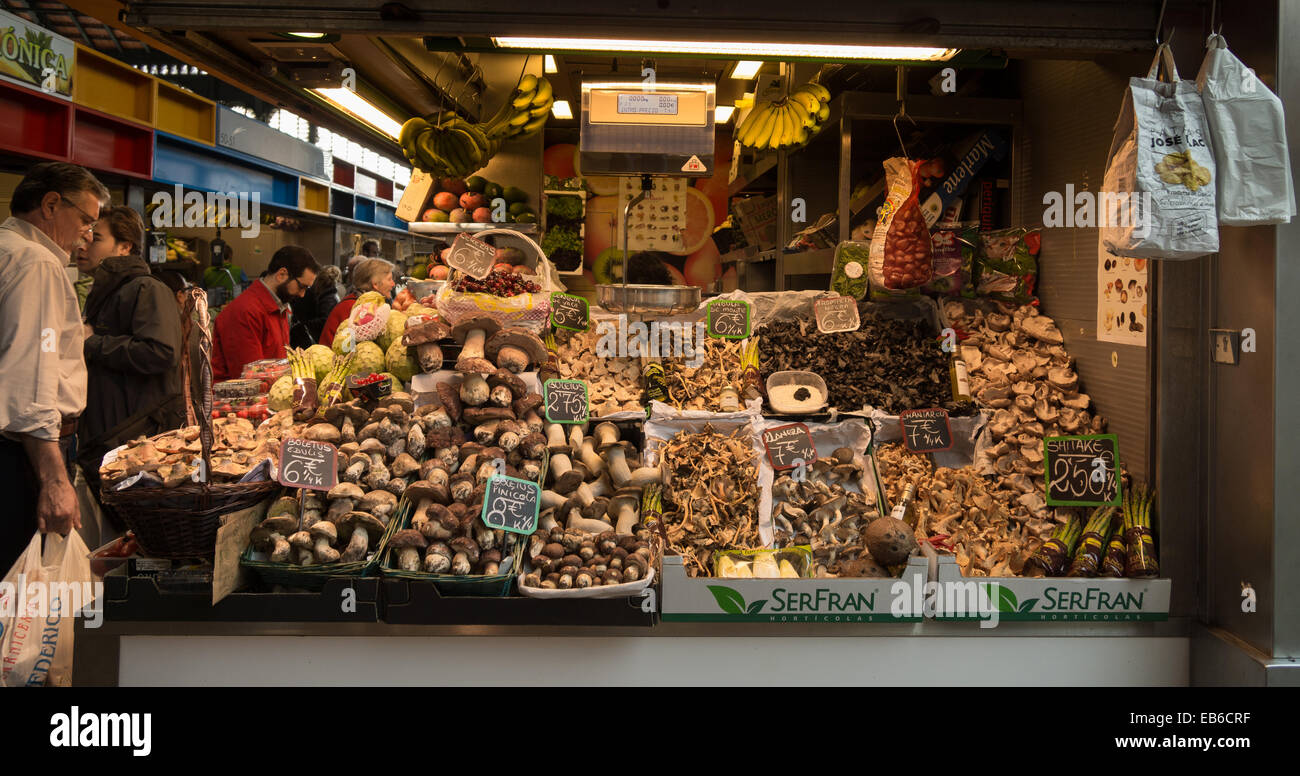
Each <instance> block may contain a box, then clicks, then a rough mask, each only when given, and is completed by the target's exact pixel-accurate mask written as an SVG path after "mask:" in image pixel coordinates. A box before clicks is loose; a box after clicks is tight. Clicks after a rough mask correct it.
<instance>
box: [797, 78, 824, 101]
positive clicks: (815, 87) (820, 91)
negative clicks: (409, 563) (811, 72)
mask: <svg viewBox="0 0 1300 776" xmlns="http://www.w3.org/2000/svg"><path fill="white" fill-rule="evenodd" d="M800 88H801V89H811V90H812V91H813V93H814V94H816V95H817V99H818V100H821V101H822V102H830V101H831V93H830V92H828V91H827V90H826V87H825V86H822V85H821V84H819V83H817V82H816V81H809V82H808V83H806V84H804V85H803V86H801V87H800Z"/></svg>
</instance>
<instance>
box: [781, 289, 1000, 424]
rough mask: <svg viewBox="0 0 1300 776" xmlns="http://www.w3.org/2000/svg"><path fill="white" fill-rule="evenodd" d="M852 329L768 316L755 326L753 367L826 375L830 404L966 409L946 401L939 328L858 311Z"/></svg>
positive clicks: (948, 398)
mask: <svg viewBox="0 0 1300 776" xmlns="http://www.w3.org/2000/svg"><path fill="white" fill-rule="evenodd" d="M861 317H862V325H861V327H860V328H859V329H858V330H857V331H853V332H842V333H838V334H822V333H821V332H819V331H818V330H817V324H816V322H815V321H812V320H803V321H772V322H769V323H767V324H765V325H763V326H761V327H760V328H759V329H758V331H757V334H758V336H759V338H760V341H761V347H760V349H759V353H760V364H759V372H760V374H761V375H762V377H763V379H767V377H768V376H769V375H771V374H772V373H773V372H780V371H784V370H807V371H811V372H816V373H817V374H818V375H820V376H821V378H822V379H823V380H825V381H826V387H827V397H826V400H827V402H828V404H829V406H830V407H832V408H838V409H840V410H859V409H862V407H863V406H865V405H870V406H872V407H875V408H877V409H881V410H884V411H885V412H887V413H889V414H891V415H897V414H898V413H899V412H900V411H902V410H909V409H919V408H923V407H943V408H944V409H946V410H948V414H950V415H969V414H971V413H972V412H973V411H974V408H973V407H972V406H971V405H970V403H969V402H961V403H957V402H954V401H953V398H952V391H951V389H950V387H949V386H950V381H949V377H948V361H949V359H948V354H947V353H945V352H944V351H943V350H942V348H941V347H940V345H939V342H938V341H937V339H936V335H937V334H938V332H936V331H934V330H933V328H932V327H931V325H930V324H929V323H928V322H927V321H924V320H921V319H887V318H884V317H882V316H881V315H880V314H878V313H876V312H874V311H869V310H867V311H863V312H862V313H861Z"/></svg>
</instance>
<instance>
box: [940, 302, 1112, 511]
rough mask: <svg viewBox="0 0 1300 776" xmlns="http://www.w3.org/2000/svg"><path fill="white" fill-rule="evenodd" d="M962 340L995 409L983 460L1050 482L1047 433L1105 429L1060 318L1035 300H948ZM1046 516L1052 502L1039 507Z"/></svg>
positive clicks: (973, 384) (986, 402) (983, 402)
mask: <svg viewBox="0 0 1300 776" xmlns="http://www.w3.org/2000/svg"><path fill="white" fill-rule="evenodd" d="M944 314H945V315H946V316H947V317H948V320H949V321H950V322H951V323H952V325H953V326H956V327H958V328H960V329H962V330H963V331H965V332H966V333H967V334H968V336H967V337H966V339H964V340H962V341H961V348H960V350H961V358H962V360H963V361H964V362H965V363H966V369H967V373H968V375H969V378H970V389H971V395H972V396H974V398H975V402H976V404H978V405H979V406H981V407H989V408H992V409H993V410H994V413H993V416H992V418H991V419H990V421H989V424H988V430H989V433H990V434H991V439H992V442H993V444H992V445H991V446H990V447H988V448H986V449H984V450H983V451H982V453H981V455H980V457H979V458H978V459H977V460H976V462H975V463H976V467H977V468H978V469H979V470H980V471H981V472H984V473H996V474H998V475H1001V476H1004V477H1005V476H1008V475H1012V474H1024V475H1027V476H1029V477H1030V478H1031V479H1035V480H1036V482H1037V484H1038V490H1039V491H1040V492H1041V491H1042V490H1043V489H1044V488H1045V484H1044V481H1043V437H1050V436H1072V435H1078V434H1099V433H1102V432H1103V431H1105V429H1106V420H1105V419H1104V418H1102V417H1101V416H1100V415H1093V414H1091V413H1090V412H1089V407H1090V406H1091V399H1090V398H1089V397H1088V395H1087V394H1086V393H1081V392H1080V391H1079V376H1078V375H1077V374H1075V372H1074V368H1073V367H1074V360H1073V359H1072V358H1070V355H1069V353H1067V352H1066V351H1065V347H1064V344H1063V343H1064V341H1065V340H1064V338H1063V337H1062V336H1061V332H1060V330H1058V329H1057V328H1056V324H1055V322H1053V321H1052V319H1051V318H1049V317H1047V316H1046V315H1042V314H1040V313H1039V312H1038V308H1037V307H1034V306H1032V305H1021V306H1020V307H1016V308H1012V307H1010V306H1007V305H999V306H998V307H997V309H996V310H995V311H992V312H987V313H986V312H984V311H983V310H978V309H977V310H974V311H973V312H968V311H967V310H966V308H965V307H964V306H963V305H962V304H961V303H960V302H956V301H949V302H946V303H945V304H944ZM1035 514H1036V516H1038V517H1040V518H1043V519H1046V517H1047V515H1046V508H1045V507H1042V508H1039V509H1037V510H1035Z"/></svg>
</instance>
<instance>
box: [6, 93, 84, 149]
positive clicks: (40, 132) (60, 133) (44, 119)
mask: <svg viewBox="0 0 1300 776" xmlns="http://www.w3.org/2000/svg"><path fill="white" fill-rule="evenodd" d="M0 116H3V117H4V119H3V120H2V121H0V150H3V151H12V152H14V153H19V154H26V155H28V156H35V157H39V158H42V159H58V160H67V158H68V155H69V154H70V153H71V146H72V105H71V103H69V102H68V101H67V100H63V99H60V98H57V97H50V96H48V95H44V94H41V93H40V92H37V91H34V90H32V89H26V88H24V87H21V86H17V85H14V84H10V83H7V82H4V81H0Z"/></svg>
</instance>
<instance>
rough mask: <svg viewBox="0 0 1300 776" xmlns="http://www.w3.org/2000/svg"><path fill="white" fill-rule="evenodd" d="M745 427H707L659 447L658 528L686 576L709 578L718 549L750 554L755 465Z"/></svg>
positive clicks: (755, 540) (755, 537)
mask: <svg viewBox="0 0 1300 776" xmlns="http://www.w3.org/2000/svg"><path fill="white" fill-rule="evenodd" d="M752 433H753V432H752V430H751V428H750V427H749V425H743V426H740V427H738V428H737V429H736V430H735V431H732V432H731V433H730V434H720V433H718V432H717V431H715V430H714V429H713V427H712V426H711V425H706V426H705V427H704V429H703V430H702V431H699V432H691V431H682V432H680V433H678V434H677V435H676V436H674V437H673V438H672V439H670V440H668V441H667V442H665V443H664V446H663V448H662V450H661V455H662V461H663V466H664V480H665V482H664V489H663V496H664V502H665V503H664V515H663V524H664V526H665V529H666V531H667V535H668V547H669V549H670V551H672V552H675V553H677V554H678V555H681V556H682V559H683V563H684V564H685V566H686V573H687V574H688V575H690V576H692V577H695V576H709V574H710V573H711V572H710V569H711V566H712V563H711V558H712V555H713V553H714V552H717V551H718V550H753V549H757V548H759V547H760V546H762V540H761V539H760V538H759V534H758V488H757V486H756V483H757V481H758V466H757V462H756V459H755V456H754V448H753V444H752V442H751V441H750V438H751V435H752Z"/></svg>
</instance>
